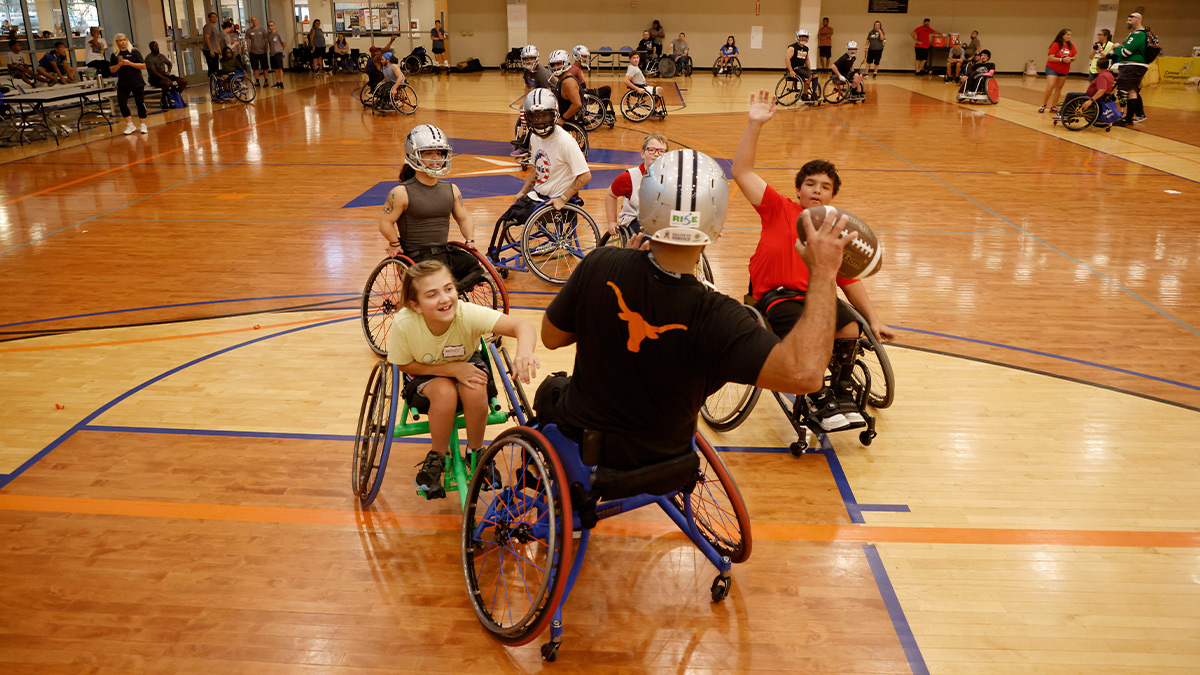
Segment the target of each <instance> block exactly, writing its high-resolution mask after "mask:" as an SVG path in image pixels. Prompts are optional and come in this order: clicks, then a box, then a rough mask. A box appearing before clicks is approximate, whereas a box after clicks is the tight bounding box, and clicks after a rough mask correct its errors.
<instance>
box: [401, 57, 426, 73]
mask: <svg viewBox="0 0 1200 675" xmlns="http://www.w3.org/2000/svg"><path fill="white" fill-rule="evenodd" d="M400 67H401V68H403V69H404V72H406V73H408V74H409V75H416V74H417V73H419V72H421V59H419V58H417V57H416V56H409V57H407V58H405V59H404V60H403V61H401V62H400Z"/></svg>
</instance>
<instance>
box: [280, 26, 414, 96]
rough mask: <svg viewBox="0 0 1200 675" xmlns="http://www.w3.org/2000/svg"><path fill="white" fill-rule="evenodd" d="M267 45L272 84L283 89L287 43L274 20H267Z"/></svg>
mask: <svg viewBox="0 0 1200 675" xmlns="http://www.w3.org/2000/svg"><path fill="white" fill-rule="evenodd" d="M392 39H393V40H395V39H396V38H392ZM388 44H389V45H390V44H391V43H390V42H389V43H388ZM267 46H268V50H269V51H270V52H271V70H273V71H275V84H273V85H271V86H272V87H275V88H276V89H283V50H284V48H286V47H287V43H286V42H284V41H283V36H282V35H280V34H279V31H277V30H275V22H274V21H268V22H267ZM265 83H266V82H265V80H264V84H265Z"/></svg>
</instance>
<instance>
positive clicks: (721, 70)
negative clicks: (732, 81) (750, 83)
mask: <svg viewBox="0 0 1200 675" xmlns="http://www.w3.org/2000/svg"><path fill="white" fill-rule="evenodd" d="M712 71H713V77H719V76H721V75H729V76H731V77H741V76H742V62H741V61H740V60H738V57H736V56H731V57H729V60H728V61H726V62H725V65H723V66H722V65H721V57H719V56H718V57H717V60H716V61H713V65H712ZM777 95H778V94H777Z"/></svg>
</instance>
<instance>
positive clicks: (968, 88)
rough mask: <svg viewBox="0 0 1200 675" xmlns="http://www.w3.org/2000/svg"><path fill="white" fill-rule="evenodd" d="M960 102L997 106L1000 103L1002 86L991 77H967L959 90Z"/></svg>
mask: <svg viewBox="0 0 1200 675" xmlns="http://www.w3.org/2000/svg"><path fill="white" fill-rule="evenodd" d="M958 102H959V103H984V104H987V105H996V104H997V103H999V102H1000V85H999V84H997V83H996V79H995V78H994V77H992V76H991V75H982V76H979V77H967V79H965V80H963V83H962V85H961V86H959V88H958Z"/></svg>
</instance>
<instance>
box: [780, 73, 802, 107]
mask: <svg viewBox="0 0 1200 675" xmlns="http://www.w3.org/2000/svg"><path fill="white" fill-rule="evenodd" d="M803 91H804V87H803V85H802V84H801V83H800V80H797V79H793V78H791V77H788V76H787V75H784V76H783V77H781V78H779V82H777V83H776V84H775V99H776V100H778V101H779V105H782V106H793V105H796V103H798V102H799V101H800V94H801V93H802V92H803Z"/></svg>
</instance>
